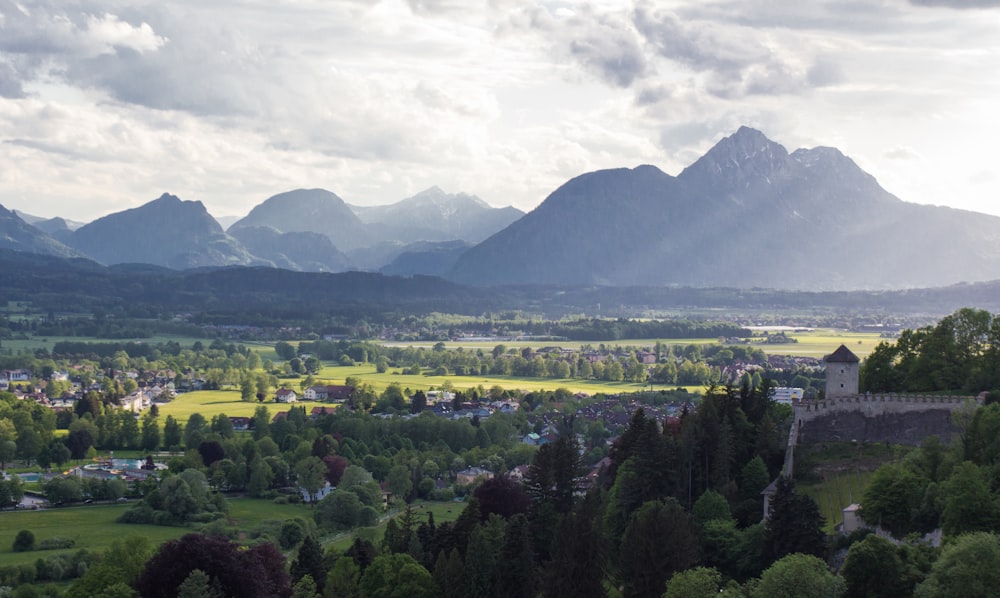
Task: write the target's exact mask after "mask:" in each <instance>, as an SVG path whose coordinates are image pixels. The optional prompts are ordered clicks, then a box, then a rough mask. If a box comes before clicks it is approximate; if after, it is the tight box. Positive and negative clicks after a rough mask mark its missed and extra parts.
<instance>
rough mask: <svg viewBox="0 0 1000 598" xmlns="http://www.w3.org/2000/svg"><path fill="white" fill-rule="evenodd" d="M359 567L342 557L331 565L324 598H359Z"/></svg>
mask: <svg viewBox="0 0 1000 598" xmlns="http://www.w3.org/2000/svg"><path fill="white" fill-rule="evenodd" d="M360 580H361V567H359V566H358V564H357V563H355V562H354V559H352V558H351V557H349V556H347V555H344V556H342V557H340V558H339V559H337V560H336V562H334V563H333V567H331V568H330V573H328V574H327V577H326V586H325V588H324V590H323V597H324V598H360V596H361V588H360V586H359V585H358V582H359V581H360Z"/></svg>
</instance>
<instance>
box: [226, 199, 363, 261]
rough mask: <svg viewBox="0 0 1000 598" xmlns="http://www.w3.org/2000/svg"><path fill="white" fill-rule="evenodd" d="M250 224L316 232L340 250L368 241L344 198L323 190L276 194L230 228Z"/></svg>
mask: <svg viewBox="0 0 1000 598" xmlns="http://www.w3.org/2000/svg"><path fill="white" fill-rule="evenodd" d="M251 226H269V227H271V228H273V229H275V230H277V231H279V232H282V233H299V232H312V233H319V234H321V235H325V236H326V237H328V238H329V239H330V241H332V242H333V245H334V246H335V247H337V248H338V249H340V250H342V251H348V250H350V249H354V248H356V247H363V246H366V245H370V244H371V243H370V242H369V239H368V232H367V227H366V226H365V225H364V223H363V222H361V220H359V219H358V217H357V216H355V215H354V212H352V211H351V209H350V208H349V207H348V206H347V204H345V203H344V200H342V199H340V198H339V197H337V195H335V194H334V193H331V192H329V191H326V190H325V189H297V190H295V191H288V192H287V193H279V194H278V195H275V196H273V197H270V198H268V199H267V200H265V201H264V203H261V204H260V205H258V206H256V207H255V208H254V209H252V210H250V213H249V214H247V215H246V217H244V218H242V219H240V220H237V221H236V222H234V223H233V225H232V226H230V227H229V231H230V232H235V231H236V229H239V228H245V227H251Z"/></svg>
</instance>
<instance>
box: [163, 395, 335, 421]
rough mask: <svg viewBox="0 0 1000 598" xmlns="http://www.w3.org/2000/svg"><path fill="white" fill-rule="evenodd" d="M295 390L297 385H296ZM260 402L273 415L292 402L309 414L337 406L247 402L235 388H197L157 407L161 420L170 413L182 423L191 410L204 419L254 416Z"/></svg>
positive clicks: (308, 403)
mask: <svg viewBox="0 0 1000 598" xmlns="http://www.w3.org/2000/svg"><path fill="white" fill-rule="evenodd" d="M297 390H298V388H296V391H297ZM262 404H263V405H264V406H265V407H267V410H268V411H269V412H270V413H271V416H272V417H273V416H274V414H275V413H278V412H279V411H288V409H289V408H290V407H292V406H293V405H294V406H296V407H305V408H306V413H309V412H310V411H311V410H312V408H313V407H326V408H327V409H335V408H336V405H331V404H330V403H320V402H317V401H299V402H297V403H293V404H291V405H289V404H284V403H274V402H267V403H258V402H257V401H253V402H249V401H243V400H241V399H240V391H238V390H199V391H195V392H185V393H181V394H179V395H177V398H175V399H174V400H173V401H170V402H169V403H167V404H166V405H160V406H159V409H160V417H161V420H162V419H165V418H166V417H167V416H168V415H172V416H174V418H175V419H177V420H178V421H180V422H181V423H185V422H187V420H188V418H189V417H191V414H193V413H200V414H202V415H203V416H204V417H205V419H207V420H211V419H212V417H214V416H216V415H218V414H220V413H225V414H226V415H227V416H229V417H253V412H254V410H255V409H257V407H258V406H260V405H262Z"/></svg>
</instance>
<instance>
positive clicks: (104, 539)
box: [0, 504, 191, 565]
mask: <svg viewBox="0 0 1000 598" xmlns="http://www.w3.org/2000/svg"><path fill="white" fill-rule="evenodd" d="M128 507H129V505H118V504H115V505H93V506H86V507H83V506H80V507H67V508H61V509H44V510H39V511H5V512H3V513H0V564H3V565H21V564H27V563H34V562H35V561H36V560H37V559H38V558H45V557H46V556H49V555H53V554H60V553H70V552H75V551H77V550H79V549H81V548H85V549H87V550H106V549H107V548H108V547H109V546H111V543H112V542H113V541H114V540H117V539H121V538H125V537H127V536H130V535H138V536H143V537H145V538H147V539H148V540H149V542H150V543H151V544H153V545H159V544H160V543H162V542H165V541H167V540H170V539H172V538H179V537H180V536H182V535H184V534H185V533H187V532H189V531H191V530H189V529H187V528H180V527H161V526H156V525H133V524H124V523H117V519H118V517H119V516H120V515H121V514H122V513H123V512H124V511H125V510H126V509H127V508H128ZM23 529H26V530H31V532H32V533H34V534H35V544H36V545H38V544H39V543H41V541H42V540H46V539H50V538H56V537H59V538H70V539H72V540H74V541H75V545H74V546H73V548H70V549H63V550H45V551H37V550H36V551H30V552H13V551H12V550H11V545H12V544H13V542H14V536H16V535H17V532H19V531H21V530H23Z"/></svg>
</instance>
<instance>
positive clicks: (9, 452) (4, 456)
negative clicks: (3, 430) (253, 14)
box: [0, 421, 17, 470]
mask: <svg viewBox="0 0 1000 598" xmlns="http://www.w3.org/2000/svg"><path fill="white" fill-rule="evenodd" d="M3 423H7V422H6V421H4V422H3ZM16 456H17V443H16V442H14V441H13V440H4V441H2V442H0V469H2V470H6V469H7V464H8V463H10V462H11V461H13V460H14V458H15V457H16Z"/></svg>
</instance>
